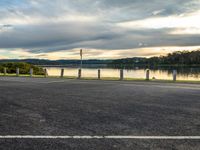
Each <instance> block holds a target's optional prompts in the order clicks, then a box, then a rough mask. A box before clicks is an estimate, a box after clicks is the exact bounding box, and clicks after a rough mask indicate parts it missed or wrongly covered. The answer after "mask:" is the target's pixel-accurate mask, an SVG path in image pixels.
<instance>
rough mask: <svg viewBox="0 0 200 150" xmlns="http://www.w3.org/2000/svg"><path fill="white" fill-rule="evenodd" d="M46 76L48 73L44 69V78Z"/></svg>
mask: <svg viewBox="0 0 200 150" xmlns="http://www.w3.org/2000/svg"><path fill="white" fill-rule="evenodd" d="M47 76H48V72H47V69H46V68H45V69H44V77H45V78H46V77H47Z"/></svg>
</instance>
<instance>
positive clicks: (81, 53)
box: [80, 49, 83, 69]
mask: <svg viewBox="0 0 200 150" xmlns="http://www.w3.org/2000/svg"><path fill="white" fill-rule="evenodd" d="M80 57H81V58H80V59H81V66H80V69H82V65H83V50H82V49H80Z"/></svg>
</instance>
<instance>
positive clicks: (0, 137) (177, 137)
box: [0, 135, 200, 140]
mask: <svg viewBox="0 0 200 150" xmlns="http://www.w3.org/2000/svg"><path fill="white" fill-rule="evenodd" d="M0 139H153V140H156V139H157V140H186V139H189V140H200V136H43V135H42V136H37V135H4V136H3V135H1V136H0Z"/></svg>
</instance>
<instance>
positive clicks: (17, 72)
mask: <svg viewBox="0 0 200 150" xmlns="http://www.w3.org/2000/svg"><path fill="white" fill-rule="evenodd" d="M16 76H17V77H18V76H19V68H16Z"/></svg>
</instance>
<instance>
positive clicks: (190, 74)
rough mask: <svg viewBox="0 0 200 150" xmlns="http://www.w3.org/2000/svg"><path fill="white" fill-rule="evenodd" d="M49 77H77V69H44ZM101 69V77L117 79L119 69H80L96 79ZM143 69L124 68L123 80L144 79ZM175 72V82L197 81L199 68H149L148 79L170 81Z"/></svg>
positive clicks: (85, 74) (83, 73)
mask: <svg viewBox="0 0 200 150" xmlns="http://www.w3.org/2000/svg"><path fill="white" fill-rule="evenodd" d="M45 68H46V69H47V72H48V74H49V75H50V76H59V75H60V70H61V69H62V68H64V69H65V72H64V75H65V76H77V75H78V67H45ZM99 68H100V69H101V77H119V74H120V69H119V68H108V67H99V66H98V67H94V66H93V67H84V68H83V69H82V76H83V77H97V73H98V72H97V70H98V69H99ZM146 69H147V68H145V67H132V68H124V77H125V78H140V79H141V78H145V72H146ZM174 69H176V70H177V80H199V79H200V68H199V67H190V68H188V67H157V68H150V78H155V79H168V80H171V79H172V71H173V70H174Z"/></svg>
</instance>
